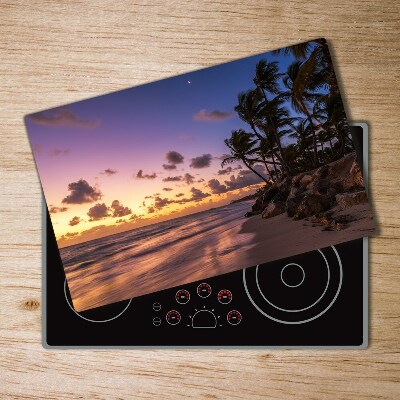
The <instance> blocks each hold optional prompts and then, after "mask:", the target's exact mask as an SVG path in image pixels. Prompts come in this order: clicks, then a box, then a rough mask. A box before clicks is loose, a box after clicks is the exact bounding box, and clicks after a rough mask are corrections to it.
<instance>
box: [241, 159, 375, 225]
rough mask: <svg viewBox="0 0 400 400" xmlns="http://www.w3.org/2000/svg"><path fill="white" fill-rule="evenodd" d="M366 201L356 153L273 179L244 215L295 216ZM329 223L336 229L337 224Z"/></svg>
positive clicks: (343, 207) (350, 205) (347, 206)
mask: <svg viewBox="0 0 400 400" xmlns="http://www.w3.org/2000/svg"><path fill="white" fill-rule="evenodd" d="M366 201H367V195H366V192H365V189H364V181H363V178H362V173H361V169H360V167H359V166H358V164H357V162H356V159H355V153H351V154H348V155H346V156H344V157H342V158H341V159H340V160H337V161H334V162H332V163H330V164H327V165H324V166H322V167H319V168H317V169H315V170H312V171H308V172H303V173H301V174H298V175H296V176H294V177H291V178H285V179H284V180H282V181H280V182H276V183H274V184H273V185H271V186H269V187H268V188H267V189H265V190H264V192H263V193H261V195H260V196H259V197H258V198H257V200H256V202H255V204H254V205H253V207H252V210H251V211H250V212H248V213H246V216H252V215H256V214H262V218H272V217H274V216H276V215H279V214H282V213H284V212H286V213H287V215H288V216H289V217H291V218H294V219H303V218H306V217H311V216H315V215H322V214H323V213H324V212H326V211H327V210H329V209H331V208H332V207H336V206H339V207H340V208H341V209H345V208H349V207H352V206H353V205H356V204H360V203H364V202H366ZM335 224H336V222H334V223H333V225H334V228H332V227H333V225H332V226H329V229H331V228H332V229H336V227H337V226H340V222H337V224H339V225H337V224H336V225H335Z"/></svg>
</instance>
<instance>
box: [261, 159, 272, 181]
mask: <svg viewBox="0 0 400 400" xmlns="http://www.w3.org/2000/svg"><path fill="white" fill-rule="evenodd" d="M261 158H262V159H263V161H264V165H265V169H266V170H267V172H268V176H269V179H272V176H271V171H270V170H269V168H268V163H267V160H266V159H265V156H264V154H261Z"/></svg>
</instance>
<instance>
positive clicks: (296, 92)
mask: <svg viewBox="0 0 400 400" xmlns="http://www.w3.org/2000/svg"><path fill="white" fill-rule="evenodd" d="M303 65H304V64H303V63H302V62H301V61H294V62H293V63H292V64H290V65H289V67H288V70H287V72H286V75H285V76H284V78H283V80H282V82H283V85H284V86H285V88H286V89H287V90H286V91H284V92H282V93H281V97H282V98H284V99H287V100H290V102H291V105H292V107H293V109H294V110H295V111H297V112H301V113H302V114H304V115H305V116H306V117H307V120H308V122H309V128H310V132H311V135H312V138H313V154H314V159H313V162H314V166H315V167H317V166H318V164H319V161H318V149H317V134H316V130H315V126H314V122H313V118H312V112H310V111H309V109H308V107H309V104H310V103H312V102H313V101H315V99H316V98H317V97H318V96H320V95H319V94H318V93H314V92H311V91H310V90H309V88H308V87H307V84H306V83H307V82H308V81H309V77H308V76H307V75H305V74H304V73H302V67H303Z"/></svg>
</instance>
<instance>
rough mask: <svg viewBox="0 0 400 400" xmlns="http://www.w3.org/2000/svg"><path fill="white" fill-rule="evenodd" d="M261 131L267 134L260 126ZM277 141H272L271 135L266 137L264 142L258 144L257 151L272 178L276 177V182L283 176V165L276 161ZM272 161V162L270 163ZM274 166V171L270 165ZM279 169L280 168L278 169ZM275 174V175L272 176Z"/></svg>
mask: <svg viewBox="0 0 400 400" xmlns="http://www.w3.org/2000/svg"><path fill="white" fill-rule="evenodd" d="M260 129H261V131H263V133H264V134H265V131H264V129H263V126H262V125H260ZM275 146H276V145H275V141H274V140H273V139H272V137H271V135H265V136H264V137H263V140H261V141H260V142H259V144H258V147H257V148H256V149H255V152H256V154H258V155H259V156H260V158H261V160H262V161H263V163H264V165H265V168H266V169H267V171H268V173H269V175H270V177H272V176H273V177H274V180H276V179H279V177H280V175H281V171H280V168H281V164H280V163H279V162H278V161H277V160H276V159H275V155H274V154H275V153H276V151H277V149H276V147H275ZM269 160H271V161H269ZM271 162H272V166H273V168H274V169H273V171H270V170H269V165H271ZM278 167H279V168H278ZM272 172H273V174H272Z"/></svg>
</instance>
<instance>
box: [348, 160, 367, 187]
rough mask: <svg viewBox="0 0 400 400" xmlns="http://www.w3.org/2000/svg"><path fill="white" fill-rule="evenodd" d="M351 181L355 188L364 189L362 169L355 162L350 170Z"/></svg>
mask: <svg viewBox="0 0 400 400" xmlns="http://www.w3.org/2000/svg"><path fill="white" fill-rule="evenodd" d="M350 179H351V181H352V183H353V186H355V187H364V179H363V176H362V173H361V168H360V166H359V165H358V163H357V162H356V160H354V162H353V165H352V166H351V168H350Z"/></svg>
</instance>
